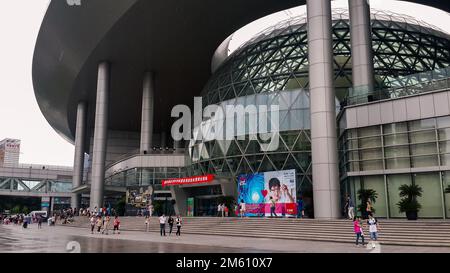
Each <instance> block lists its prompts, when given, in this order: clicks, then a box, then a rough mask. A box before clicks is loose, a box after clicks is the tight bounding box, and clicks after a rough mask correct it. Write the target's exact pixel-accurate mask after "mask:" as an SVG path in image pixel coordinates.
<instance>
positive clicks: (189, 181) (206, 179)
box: [162, 174, 214, 187]
mask: <svg viewBox="0 0 450 273" xmlns="http://www.w3.org/2000/svg"><path fill="white" fill-rule="evenodd" d="M213 180H214V175H212V174H207V175H199V176H192V177H182V178H173V179H167V180H163V181H162V186H163V187H166V186H174V185H193V184H203V183H210V182H212V181H213Z"/></svg>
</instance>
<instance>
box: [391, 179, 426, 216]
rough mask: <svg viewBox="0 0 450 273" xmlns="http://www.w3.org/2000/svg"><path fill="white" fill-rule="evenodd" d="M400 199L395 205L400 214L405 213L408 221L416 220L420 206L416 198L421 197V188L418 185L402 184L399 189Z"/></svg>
mask: <svg viewBox="0 0 450 273" xmlns="http://www.w3.org/2000/svg"><path fill="white" fill-rule="evenodd" d="M398 189H399V191H400V197H402V199H401V200H400V202H398V203H397V206H398V208H399V211H400V213H403V212H404V213H405V214H406V218H407V219H408V220H417V214H418V212H419V210H420V209H421V207H422V205H420V203H419V202H418V201H417V197H420V196H422V191H423V190H422V187H420V186H418V185H407V184H403V185H401V186H400V187H399V188H398Z"/></svg>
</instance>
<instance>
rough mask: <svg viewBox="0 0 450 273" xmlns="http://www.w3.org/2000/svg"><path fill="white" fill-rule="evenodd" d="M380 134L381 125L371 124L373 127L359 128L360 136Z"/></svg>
mask: <svg viewBox="0 0 450 273" xmlns="http://www.w3.org/2000/svg"><path fill="white" fill-rule="evenodd" d="M378 135H380V127H379V126H371V127H365V128H359V129H358V136H359V137H365V136H378Z"/></svg>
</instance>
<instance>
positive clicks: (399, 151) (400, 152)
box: [384, 146, 409, 157]
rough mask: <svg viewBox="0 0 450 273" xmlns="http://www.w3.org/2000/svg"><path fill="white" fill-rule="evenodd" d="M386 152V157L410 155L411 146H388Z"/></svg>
mask: <svg viewBox="0 0 450 273" xmlns="http://www.w3.org/2000/svg"><path fill="white" fill-rule="evenodd" d="M384 153H385V156H386V157H403V156H409V147H408V146H394V147H386V148H385V149H384Z"/></svg>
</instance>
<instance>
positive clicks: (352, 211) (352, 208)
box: [347, 196, 355, 220]
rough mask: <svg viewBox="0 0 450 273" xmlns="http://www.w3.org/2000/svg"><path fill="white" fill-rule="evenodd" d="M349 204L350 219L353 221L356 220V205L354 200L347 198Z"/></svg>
mask: <svg viewBox="0 0 450 273" xmlns="http://www.w3.org/2000/svg"><path fill="white" fill-rule="evenodd" d="M347 202H348V219H350V220H353V218H355V203H353V200H352V198H350V196H347Z"/></svg>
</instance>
